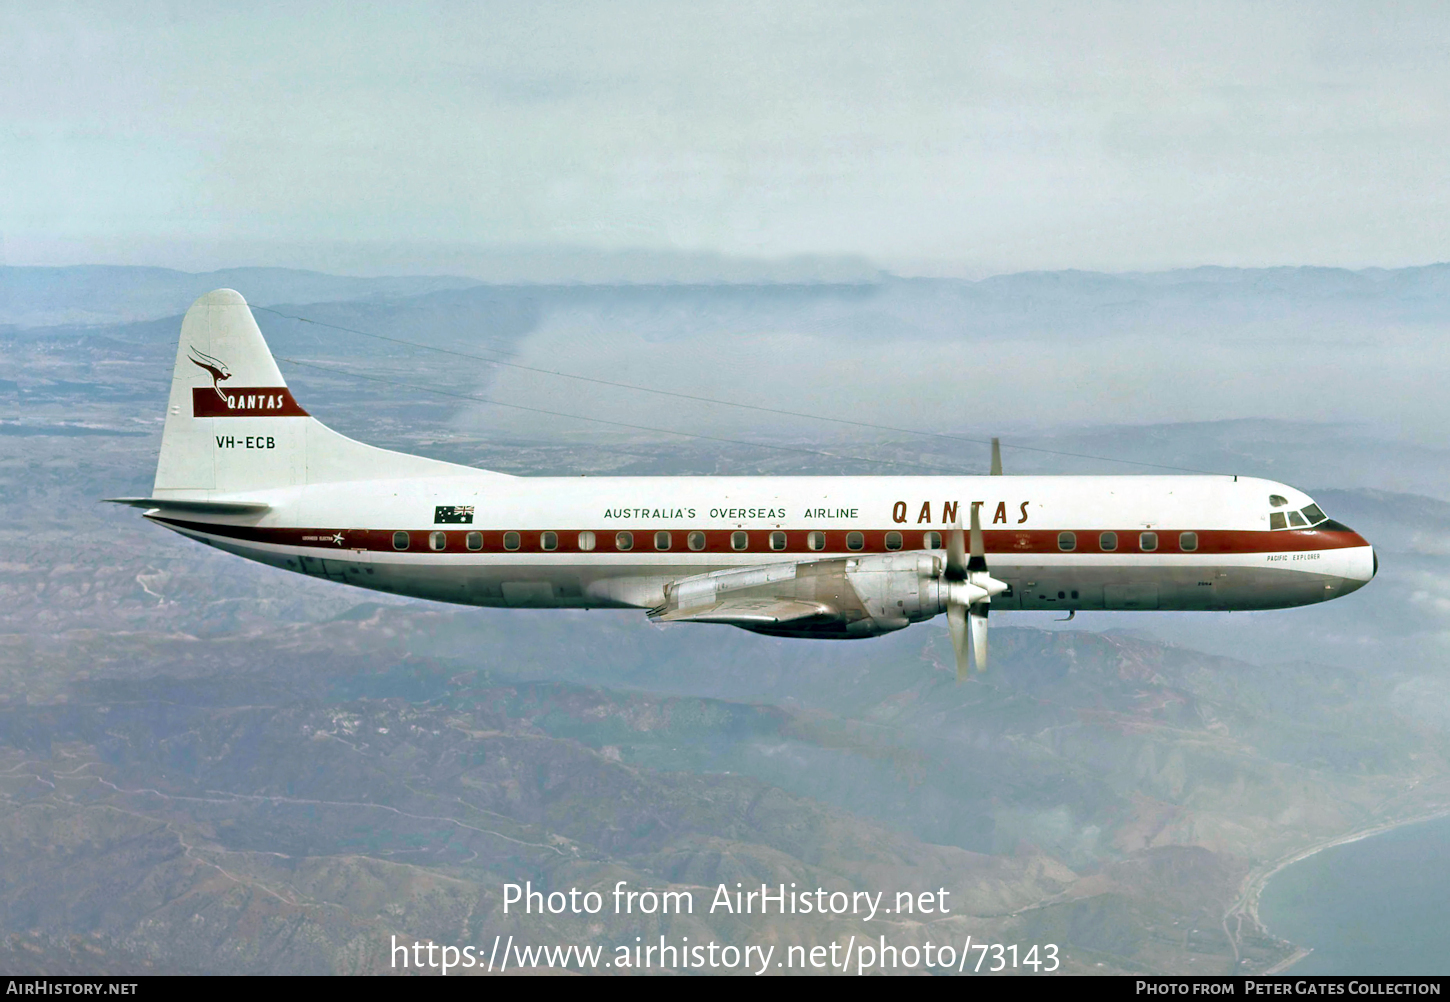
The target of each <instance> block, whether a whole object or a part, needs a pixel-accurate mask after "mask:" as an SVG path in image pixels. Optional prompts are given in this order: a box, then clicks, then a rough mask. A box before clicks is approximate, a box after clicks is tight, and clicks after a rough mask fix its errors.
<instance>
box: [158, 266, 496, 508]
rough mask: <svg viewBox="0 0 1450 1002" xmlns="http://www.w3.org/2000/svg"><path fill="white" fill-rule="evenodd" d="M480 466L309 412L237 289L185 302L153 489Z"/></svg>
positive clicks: (232, 487) (250, 486)
mask: <svg viewBox="0 0 1450 1002" xmlns="http://www.w3.org/2000/svg"><path fill="white" fill-rule="evenodd" d="M479 472H480V471H478V470H474V469H472V468H470V467H466V466H455V465H454V464H452V463H444V462H440V461H438V460H433V459H425V458H423V457H421V456H408V455H405V454H403V453H398V452H389V451H387V450H385V449H378V448H374V447H373V446H370V445H364V444H362V443H361V442H355V441H353V440H352V439H350V438H346V437H344V436H342V435H339V434H338V433H337V432H335V431H333V430H332V429H330V428H328V427H327V426H326V425H324V424H322V423H321V422H320V421H318V420H316V419H315V418H313V417H311V416H310V415H308V413H307V411H305V410H303V409H302V407H301V405H299V404H298V403H297V401H296V400H294V399H293V398H292V392H291V390H289V389H288V388H287V381H286V380H285V379H283V378H282V373H281V371H280V370H279V369H278V368H277V363H276V361H275V360H274V359H273V358H272V352H271V351H270V350H269V349H268V348H267V342H266V340H265V339H263V337H262V331H261V329H260V328H259V327H258V326H257V321H256V320H255V319H254V318H253V317H252V311H251V310H250V309H248V307H247V301H246V300H245V299H243V298H242V297H241V295H240V294H239V293H237V292H234V291H232V290H231V289H217V290H216V291H215V292H208V293H207V294H206V295H204V296H202V297H201V298H200V299H198V300H197V301H196V302H195V303H193V304H192V306H191V309H189V310H187V311H186V317H185V318H184V319H183V320H182V322H181V341H180V343H179V344H178V345H177V349H176V366H175V368H174V369H173V370H172V375H171V398H170V400H169V401H168V403H167V407H166V428H165V431H164V432H163V433H162V436H161V455H160V457H159V459H158V461H157V464H156V485H155V488H154V491H153V493H154V495H155V496H156V497H158V498H160V497H180V496H188V497H203V496H209V495H210V493H211V492H216V493H236V492H246V491H256V490H264V489H267V488H272V487H292V486H300V485H302V484H309V483H330V482H336V481H348V480H369V479H389V478H396V477H415V476H450V475H456V474H461V473H470V474H477V473H479Z"/></svg>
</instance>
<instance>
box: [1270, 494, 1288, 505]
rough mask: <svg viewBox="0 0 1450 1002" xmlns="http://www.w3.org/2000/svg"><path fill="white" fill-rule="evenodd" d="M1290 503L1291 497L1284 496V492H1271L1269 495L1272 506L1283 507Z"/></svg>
mask: <svg viewBox="0 0 1450 1002" xmlns="http://www.w3.org/2000/svg"><path fill="white" fill-rule="evenodd" d="M1288 503H1289V499H1288V498H1286V497H1284V495H1282V494H1270V495H1269V507H1270V508H1282V507H1284V506H1285V505H1286V504H1288Z"/></svg>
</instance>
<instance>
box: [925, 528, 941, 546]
mask: <svg viewBox="0 0 1450 1002" xmlns="http://www.w3.org/2000/svg"><path fill="white" fill-rule="evenodd" d="M921 545H922V546H924V547H926V548H927V549H928V550H940V549H941V533H939V532H928V533H924V534H923V535H922V537H921Z"/></svg>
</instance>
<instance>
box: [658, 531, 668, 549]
mask: <svg viewBox="0 0 1450 1002" xmlns="http://www.w3.org/2000/svg"><path fill="white" fill-rule="evenodd" d="M669 548H670V534H669V533H668V532H657V533H655V549H656V550H668V549H669Z"/></svg>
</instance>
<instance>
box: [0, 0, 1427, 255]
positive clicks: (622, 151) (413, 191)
mask: <svg viewBox="0 0 1450 1002" xmlns="http://www.w3.org/2000/svg"><path fill="white" fill-rule="evenodd" d="M1447 37H1450V11H1447V10H1446V9H1444V8H1442V7H1439V6H1430V5H1427V6H1424V7H1396V8H1395V9H1394V11H1392V12H1386V11H1384V10H1381V9H1380V8H1378V7H1374V6H1365V5H1356V4H1342V5H1338V6H1337V7H1336V8H1335V9H1334V10H1333V11H1332V12H1328V11H1326V10H1324V9H1323V8H1322V7H1314V8H1307V7H1306V8H1299V7H1295V6H1293V5H1288V6H1282V5H1281V6H1274V7H1271V8H1261V7H1204V6H1203V5H1198V4H1186V3H1185V4H1165V5H1151V6H1149V5H1139V4H1121V5H1115V4H1094V5H1091V6H1087V5H1082V6H1068V7H1066V8H1064V7H1061V6H1052V5H1047V4H1027V5H1017V6H1014V7H1012V8H1002V7H1001V6H1000V5H990V4H975V5H969V4H941V5H912V6H910V7H909V8H902V7H900V6H899V5H891V4H829V5H825V4H821V5H789V6H786V7H781V6H779V5H758V6H754V7H751V6H742V5H739V4H718V5H697V4H691V5H687V6H680V5H672V4H664V3H621V4H609V5H579V6H571V5H550V6H545V7H537V6H527V5H511V4H438V5H432V6H429V7H426V8H419V7H398V8H388V7H374V8H368V9H367V10H366V11H359V10H357V9H354V8H343V7H338V6H331V5H307V6H299V7H292V6H289V7H288V8H287V10H286V13H285V16H284V14H283V13H282V12H281V11H280V10H271V11H268V10H262V9H259V8H256V7H253V6H250V5H239V6H226V5H223V6H218V7H211V8H205V9H201V10H193V9H191V8H187V9H186V11H185V13H177V11H176V9H174V8H169V7H165V6H161V5H147V4H142V5H138V6H135V7H131V8H119V7H114V6H112V5H97V6H86V5H74V6H54V7H39V8H36V7H28V6H27V7H21V6H14V7H11V8H8V9H7V11H6V12H5V13H4V14H0V59H3V60H4V61H5V64H6V65H7V66H8V67H9V69H10V72H9V73H7V74H6V75H4V76H3V77H0V108H3V109H4V110H3V111H0V126H3V130H0V135H3V137H4V138H3V141H0V142H3V163H5V164H6V165H7V166H6V167H3V168H0V170H3V171H4V174H5V176H4V178H3V180H4V182H5V190H6V192H7V196H6V200H5V202H4V203H3V205H0V229H3V231H4V235H5V240H6V246H7V254H8V256H9V257H10V263H25V262H26V260H27V258H35V257H38V256H39V257H43V256H44V254H46V253H51V254H56V253H59V251H57V250H56V249H55V247H56V244H54V243H53V242H54V241H56V240H60V241H62V242H64V243H65V246H68V247H78V248H81V250H76V251H72V252H71V253H76V254H81V253H82V251H83V250H84V249H85V248H87V247H89V246H92V245H94V246H95V247H96V248H97V249H98V252H100V253H105V252H106V248H107V247H113V246H115V245H122V246H124V245H126V244H128V243H130V242H133V241H136V240H144V241H151V242H152V243H154V244H155V245H156V246H158V247H160V248H167V247H170V248H171V250H170V253H171V254H172V255H173V259H172V260H165V261H157V262H156V263H166V264H172V265H178V266H186V265H187V264H188V263H189V262H188V261H186V260H185V259H184V258H185V256H186V255H187V254H188V253H192V251H189V250H188V249H187V248H188V247H192V248H194V247H195V246H196V245H197V242H198V241H200V242H202V243H203V244H204V243H205V242H206V241H208V240H221V239H222V238H226V239H230V240H233V241H236V240H239V239H247V240H252V241H273V242H277V243H281V244H289V245H291V246H293V247H297V248H303V249H305V248H309V247H318V246H323V245H327V244H337V243H340V242H341V243H346V242H356V243H358V244H368V245H384V244H388V243H398V242H411V243H413V244H430V243H431V244H435V245H438V246H443V245H461V244H468V245H472V246H476V247H480V248H489V247H509V246H555V245H566V244H570V245H578V246H580V247H583V248H586V249H592V250H596V251H597V250H607V251H621V250H646V251H667V250H686V251H689V252H692V253H711V254H717V255H723V256H746V257H788V256H797V255H825V256H862V257H867V258H871V259H873V260H876V261H880V262H884V263H886V264H887V265H889V266H892V267H894V268H896V269H897V270H912V271H918V272H924V273H942V272H947V273H974V274H975V273H981V272H984V271H985V272H991V271H1007V270H1018V269H1024V268H1051V267H1063V266H1077V267H1097V268H1110V269H1120V268H1156V267H1165V266H1174V265H1182V264H1194V263H1203V262H1217V263H1224V264H1267V263H1331V264H1344V265H1364V264H1371V263H1373V264H1384V265H1398V264H1406V263H1418V262H1425V261H1430V260H1438V259H1440V258H1443V257H1444V256H1445V254H1444V244H1443V233H1444V232H1445V231H1446V228H1447V227H1446V224H1447V223H1450V205H1447V196H1446V193H1445V189H1444V185H1443V183H1442V178H1443V176H1444V169H1445V162H1444V159H1445V153H1444V151H1443V144H1442V143H1441V141H1440V137H1441V136H1443V135H1444V134H1445V133H1446V132H1447V131H1450V101H1447V100H1446V98H1447V91H1450V63H1447V62H1446V61H1445V60H1444V59H1443V58H1442V56H1443V52H1444V47H1445V43H1446V39H1447ZM47 241H52V243H49V244H48V243H47ZM47 247H50V248H51V249H50V250H49V251H47V250H46V248H47ZM158 253H163V254H164V253H167V251H165V250H161V251H158ZM99 259H100V258H99V257H91V258H86V257H84V256H81V257H78V258H74V260H99ZM48 260H50V261H52V263H53V260H54V259H53V258H51V259H48ZM231 263H248V262H238V261H229V262H215V261H212V262H208V265H209V266H210V265H215V264H231ZM304 263H305V262H304Z"/></svg>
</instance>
